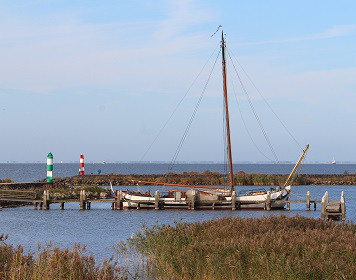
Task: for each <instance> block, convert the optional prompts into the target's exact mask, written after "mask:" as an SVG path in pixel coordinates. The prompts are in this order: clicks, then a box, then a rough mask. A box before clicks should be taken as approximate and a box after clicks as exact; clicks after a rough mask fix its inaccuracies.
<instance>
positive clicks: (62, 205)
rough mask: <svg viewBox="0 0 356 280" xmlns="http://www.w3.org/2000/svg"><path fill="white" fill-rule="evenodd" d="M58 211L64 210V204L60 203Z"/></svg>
mask: <svg viewBox="0 0 356 280" xmlns="http://www.w3.org/2000/svg"><path fill="white" fill-rule="evenodd" d="M59 209H61V210H64V202H61V203H60V205H59Z"/></svg>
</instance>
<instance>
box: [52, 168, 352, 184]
mask: <svg viewBox="0 0 356 280" xmlns="http://www.w3.org/2000/svg"><path fill="white" fill-rule="evenodd" d="M234 177H235V183H236V185H244V186H262V185H267V186H268V185H271V186H272V185H283V184H284V182H285V180H286V179H287V175H273V174H249V173H244V172H238V173H237V174H235V175H234ZM135 181H136V182H137V181H150V182H159V183H172V184H184V185H215V186H219V185H226V184H227V181H226V177H225V176H224V175H223V174H221V173H217V172H209V171H205V172H201V173H198V172H185V173H170V174H167V175H162V174H150V175H136V174H135V175H122V174H106V175H84V176H73V177H65V178H54V183H53V185H54V187H56V188H60V187H68V186H109V185H110V182H111V183H112V184H113V185H115V186H134V185H136V183H135ZM293 185H356V174H351V175H341V174H335V175H315V174H312V175H309V174H303V175H298V176H296V178H295V179H294V181H293Z"/></svg>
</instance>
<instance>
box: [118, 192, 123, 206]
mask: <svg viewBox="0 0 356 280" xmlns="http://www.w3.org/2000/svg"><path fill="white" fill-rule="evenodd" d="M122 197H123V195H122V190H119V191H116V210H122Z"/></svg>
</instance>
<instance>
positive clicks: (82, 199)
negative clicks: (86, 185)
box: [79, 190, 86, 210]
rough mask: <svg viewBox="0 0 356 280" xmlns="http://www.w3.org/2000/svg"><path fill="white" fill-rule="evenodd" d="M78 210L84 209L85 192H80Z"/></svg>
mask: <svg viewBox="0 0 356 280" xmlns="http://www.w3.org/2000/svg"><path fill="white" fill-rule="evenodd" d="M79 203H80V210H85V209H86V195H85V190H81V191H80V202H79Z"/></svg>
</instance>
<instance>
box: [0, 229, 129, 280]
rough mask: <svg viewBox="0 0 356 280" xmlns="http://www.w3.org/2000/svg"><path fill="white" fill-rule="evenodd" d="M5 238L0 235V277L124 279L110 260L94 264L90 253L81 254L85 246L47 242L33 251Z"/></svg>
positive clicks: (64, 279) (123, 275)
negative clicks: (69, 247)
mask: <svg viewBox="0 0 356 280" xmlns="http://www.w3.org/2000/svg"><path fill="white" fill-rule="evenodd" d="M6 238H7V237H6V236H4V235H1V236H0V242H1V246H0V279H13V280H17V279H23V280H67V279H78V280H94V279H100V280H109V279H110V280H111V279H127V273H126V270H125V269H123V268H122V267H120V266H119V265H118V263H117V262H113V261H112V260H111V259H110V260H104V261H103V262H102V264H101V265H97V264H96V262H95V259H94V257H93V256H92V255H85V254H84V251H85V246H80V245H79V244H74V246H73V249H72V250H69V249H64V250H60V249H59V248H57V247H52V246H51V245H47V246H45V247H43V248H40V247H39V248H38V250H39V251H38V253H37V254H33V253H24V251H23V248H22V247H21V246H17V247H13V246H11V245H7V244H6V243H5V241H6Z"/></svg>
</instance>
